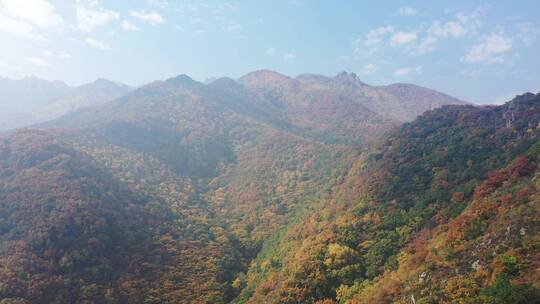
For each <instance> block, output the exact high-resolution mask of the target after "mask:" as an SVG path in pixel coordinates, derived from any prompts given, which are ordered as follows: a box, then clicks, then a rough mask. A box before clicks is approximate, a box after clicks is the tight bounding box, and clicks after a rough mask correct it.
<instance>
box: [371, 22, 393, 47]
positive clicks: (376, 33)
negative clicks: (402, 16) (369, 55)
mask: <svg viewBox="0 0 540 304" xmlns="http://www.w3.org/2000/svg"><path fill="white" fill-rule="evenodd" d="M393 32H394V28H393V27H391V26H382V27H379V28H376V29H374V30H371V31H369V32H368V33H367V35H366V38H365V39H364V45H365V46H368V47H371V46H377V45H379V44H381V43H382V42H383V41H384V39H385V38H386V36H388V35H389V34H391V33H393Z"/></svg>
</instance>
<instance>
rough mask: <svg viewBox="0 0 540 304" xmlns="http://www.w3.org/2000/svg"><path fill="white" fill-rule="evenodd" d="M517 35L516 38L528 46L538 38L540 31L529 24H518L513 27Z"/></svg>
mask: <svg viewBox="0 0 540 304" xmlns="http://www.w3.org/2000/svg"><path fill="white" fill-rule="evenodd" d="M515 27H516V29H517V31H518V33H517V37H518V38H519V39H520V40H521V41H522V42H523V43H524V44H525V45H530V44H531V43H532V42H534V41H536V40H537V39H538V37H539V36H540V29H538V28H537V27H535V26H534V24H532V23H531V22H528V21H525V22H519V23H517V24H516V25H515Z"/></svg>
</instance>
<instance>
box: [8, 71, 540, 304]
mask: <svg viewBox="0 0 540 304" xmlns="http://www.w3.org/2000/svg"><path fill="white" fill-rule="evenodd" d="M374 96H375V97H374ZM419 101H421V102H419ZM405 109H406V110H405ZM539 168H540V94H532V93H526V94H523V95H520V96H517V97H516V98H515V99H513V100H511V101H508V102H507V103H505V104H504V105H500V106H474V105H470V104H468V103H465V102H463V101H460V100H457V99H455V98H452V97H450V96H448V95H444V94H442V93H439V92H436V91H432V90H429V89H426V88H422V87H417V86H413V85H403V84H400V85H395V86H383V87H376V86H369V85H367V84H365V83H362V82H361V81H360V80H359V79H358V78H357V76H356V75H354V74H349V73H341V74H338V75H337V76H336V77H333V78H331V77H323V76H317V75H301V76H299V77H296V78H291V77H288V76H285V75H281V74H278V73H276V72H272V71H257V72H253V73H250V74H248V75H246V76H244V77H242V78H240V79H238V80H233V79H229V78H221V79H217V80H214V81H212V82H210V83H201V82H197V81H195V80H193V79H191V78H190V77H188V76H186V75H180V76H178V77H174V78H171V79H168V80H166V81H157V82H154V83H151V84H148V85H146V86H143V87H141V88H138V89H134V90H133V91H131V92H129V93H127V94H125V95H123V96H121V97H119V98H117V99H114V100H112V101H110V102H107V103H104V104H102V105H99V106H96V107H91V108H88V109H85V110H82V111H76V112H74V113H71V114H68V115H65V116H61V117H59V118H57V119H55V120H52V121H48V122H44V123H40V124H37V125H33V126H31V127H30V128H23V129H18V130H15V131H13V132H9V133H6V134H3V135H2V137H1V138H0V303H1V304H8V303H9V304H23V303H24V304H34V303H40V304H41V303H111V304H112V303H145V304H146V303H156V304H157V303H235V304H240V303H290V304H293V303H298V304H299V303H318V304H323V303H324V304H331V303H334V304H337V303H339V304H345V303H348V304H357V303H396V304H398V303H399V304H401V303H403V304H404V303H416V304H420V303H463V304H465V303H469V304H473V303H496V304H506V303H512V304H521V303H523V304H525V303H540V234H539V232H540V181H539V180H538V176H540V169H539Z"/></svg>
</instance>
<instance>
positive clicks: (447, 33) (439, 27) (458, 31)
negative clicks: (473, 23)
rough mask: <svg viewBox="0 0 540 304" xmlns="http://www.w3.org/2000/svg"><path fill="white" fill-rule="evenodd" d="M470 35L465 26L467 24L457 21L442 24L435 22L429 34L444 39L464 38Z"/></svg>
mask: <svg viewBox="0 0 540 304" xmlns="http://www.w3.org/2000/svg"><path fill="white" fill-rule="evenodd" d="M468 33H469V29H468V28H467V27H466V26H465V24H463V23H460V22H457V21H448V22H444V23H442V22H440V21H438V20H436V21H433V23H432V25H431V27H430V28H429V29H428V34H431V35H433V36H436V37H442V38H447V37H453V38H463V37H465V36H467V34H468Z"/></svg>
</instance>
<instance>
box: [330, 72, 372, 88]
mask: <svg viewBox="0 0 540 304" xmlns="http://www.w3.org/2000/svg"><path fill="white" fill-rule="evenodd" d="M334 81H336V82H338V83H340V84H343V85H347V86H365V85H366V84H365V83H363V82H362V81H361V80H360V78H358V76H357V75H356V74H355V73H353V72H351V73H348V72H346V71H342V72H340V73H338V74H337V75H336V76H335V77H334Z"/></svg>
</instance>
